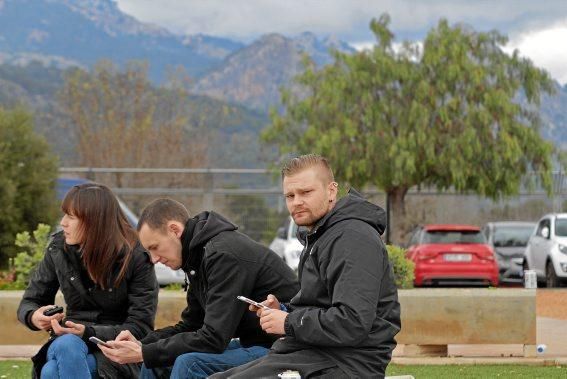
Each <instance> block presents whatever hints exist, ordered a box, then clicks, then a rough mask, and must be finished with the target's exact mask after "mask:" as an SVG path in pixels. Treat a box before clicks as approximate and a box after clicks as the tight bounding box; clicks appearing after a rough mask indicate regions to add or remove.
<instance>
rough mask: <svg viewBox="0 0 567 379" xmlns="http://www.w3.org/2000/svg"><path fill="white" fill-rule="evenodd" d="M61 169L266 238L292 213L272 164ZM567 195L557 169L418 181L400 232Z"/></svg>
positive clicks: (133, 202)
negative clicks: (512, 185) (490, 184)
mask: <svg viewBox="0 0 567 379" xmlns="http://www.w3.org/2000/svg"><path fill="white" fill-rule="evenodd" d="M60 172H61V175H62V176H75V177H77V176H78V177H83V178H86V179H90V180H93V181H98V182H101V183H105V184H107V185H108V186H110V187H111V188H112V189H113V191H114V192H115V193H116V194H117V195H118V196H120V197H121V198H122V199H123V200H124V201H125V202H126V203H127V204H128V205H129V206H130V207H131V208H132V210H134V211H135V212H138V213H139V212H140V211H141V209H143V207H144V206H145V205H146V204H147V203H149V202H150V201H151V200H153V199H155V198H157V197H171V198H174V199H176V200H179V201H181V202H182V203H184V204H186V205H187V207H188V209H189V210H190V212H191V213H192V214H196V213H198V212H200V211H203V210H215V211H216V212H219V213H222V214H223V215H225V216H227V217H228V218H230V219H231V220H233V221H234V222H235V223H237V224H238V225H239V226H240V229H241V230H242V231H243V232H245V233H247V234H248V235H250V236H251V237H252V238H254V239H256V240H260V241H262V242H264V243H269V241H270V240H271V239H272V238H273V237H274V235H275V232H276V230H277V227H278V226H280V225H281V224H282V223H283V222H284V220H285V218H286V217H287V215H288V214H287V210H286V208H285V201H284V198H283V195H282V190H281V182H280V178H279V175H278V174H277V173H276V172H274V171H270V170H264V169H216V168H196V169H166V168H161V169H146V168H120V169H117V168H87V167H65V168H61V169H60ZM362 192H363V194H364V195H365V196H366V197H367V198H368V199H369V200H370V201H372V202H373V203H375V204H378V205H380V206H382V207H384V208H385V207H386V196H385V194H384V193H383V192H381V191H379V190H376V189H371V188H366V189H363V190H362ZM566 195H567V180H566V178H565V173H563V172H560V171H558V172H554V173H553V194H552V195H551V196H548V195H547V193H546V192H545V191H543V189H542V188H541V185H540V183H539V182H538V180H537V175H535V174H534V173H532V174H530V175H528V176H527V177H526V178H525V180H524V185H522V188H521V189H520V194H519V195H518V196H514V197H509V198H503V199H500V200H490V199H486V198H482V197H479V196H477V195H474V194H459V193H455V192H452V191H445V192H439V191H437V190H435V189H423V188H422V189H418V188H415V189H412V190H410V191H409V192H408V194H407V195H406V217H405V219H404V223H403V225H402V228H403V229H404V233H402V234H407V233H409V232H410V231H411V230H412V229H413V227H415V226H416V225H419V224H425V223H466V224H474V225H479V226H481V225H483V224H484V223H486V222H489V221H497V220H518V221H537V220H538V219H539V218H540V217H541V216H542V215H543V214H545V213H550V212H562V211H567V203H566V201H565V200H567V196H566ZM393 217H395V215H393ZM403 238H406V237H402V239H403ZM396 242H404V241H396Z"/></svg>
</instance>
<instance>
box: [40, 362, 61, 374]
mask: <svg viewBox="0 0 567 379" xmlns="http://www.w3.org/2000/svg"><path fill="white" fill-rule="evenodd" d="M52 378H53V379H57V378H59V371H58V369H57V362H56V361H53V360H51V361H47V362H46V363H45V364H44V365H43V367H42V368H41V379H52Z"/></svg>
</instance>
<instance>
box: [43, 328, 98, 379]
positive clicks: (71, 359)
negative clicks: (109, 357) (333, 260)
mask: <svg viewBox="0 0 567 379" xmlns="http://www.w3.org/2000/svg"><path fill="white" fill-rule="evenodd" d="M88 352H89V349H88V347H87V344H86V343H85V342H84V341H83V340H82V339H81V338H80V337H77V336H76V335H73V334H64V335H62V336H59V337H57V338H56V339H55V341H53V342H52V343H51V345H49V348H48V349H47V363H46V364H45V365H44V366H43V368H42V369H41V378H42V379H44V378H46V379H51V378H62V379H66V378H85V379H91V378H97V377H98V375H97V371H96V359H95V357H94V355H92V354H88Z"/></svg>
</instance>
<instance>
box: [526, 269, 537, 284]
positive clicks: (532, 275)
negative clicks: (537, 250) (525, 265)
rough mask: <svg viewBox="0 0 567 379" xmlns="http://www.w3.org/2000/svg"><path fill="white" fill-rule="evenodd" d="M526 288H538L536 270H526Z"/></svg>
mask: <svg viewBox="0 0 567 379" xmlns="http://www.w3.org/2000/svg"><path fill="white" fill-rule="evenodd" d="M524 288H528V289H535V288H537V275H536V272H535V271H534V270H524Z"/></svg>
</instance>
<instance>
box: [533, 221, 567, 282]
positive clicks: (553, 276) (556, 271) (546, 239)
mask: <svg viewBox="0 0 567 379" xmlns="http://www.w3.org/2000/svg"><path fill="white" fill-rule="evenodd" d="M524 269H529V270H535V272H536V274H537V278H538V281H541V282H544V281H545V284H546V286H547V287H550V288H551V287H559V286H561V284H562V283H563V282H567V213H553V214H548V215H545V216H543V217H542V218H541V220H539V222H538V223H537V228H536V229H535V232H534V234H533V235H532V236H531V237H530V240H529V241H528V246H527V247H526V254H525V259H524Z"/></svg>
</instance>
